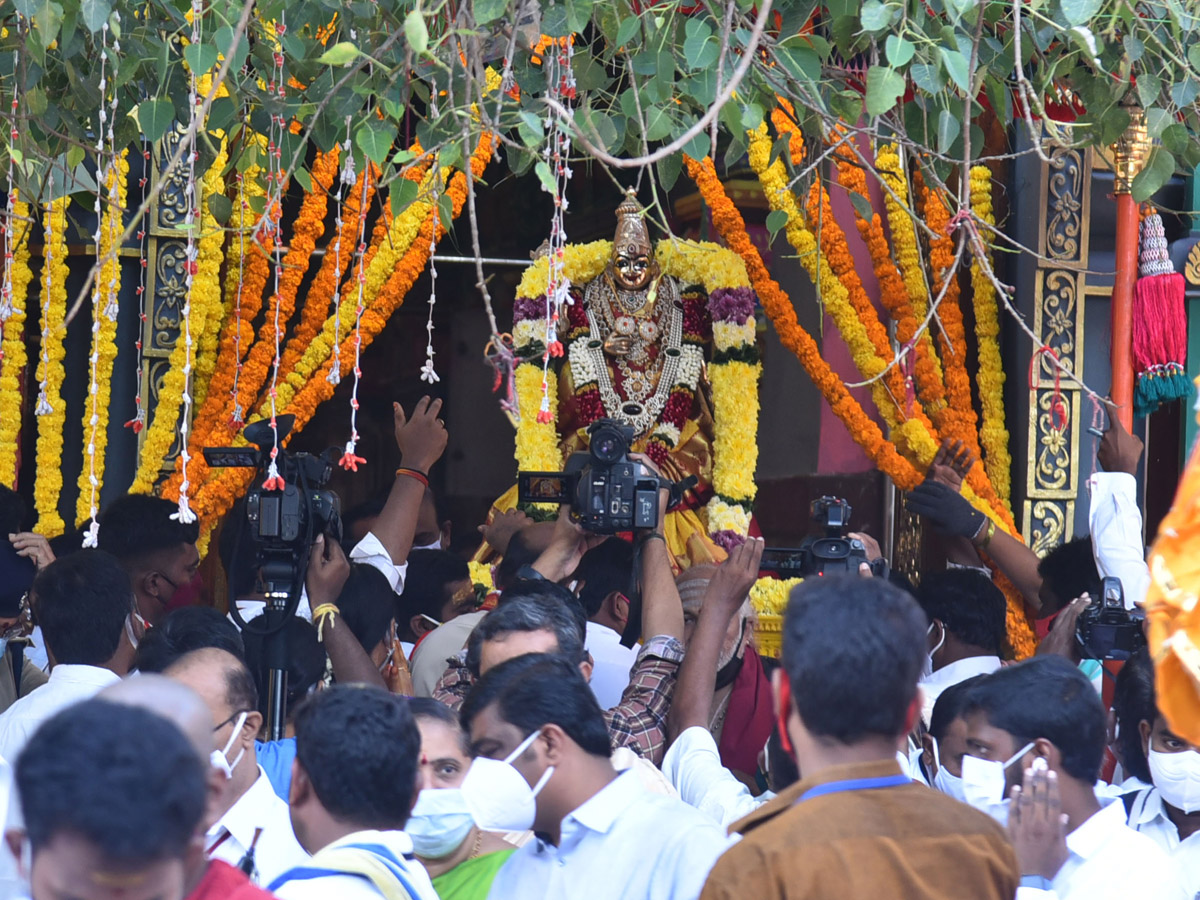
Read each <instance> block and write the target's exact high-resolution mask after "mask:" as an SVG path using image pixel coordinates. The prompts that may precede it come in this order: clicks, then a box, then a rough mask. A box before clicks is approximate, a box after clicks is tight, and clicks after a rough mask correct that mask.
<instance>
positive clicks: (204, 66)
mask: <svg viewBox="0 0 1200 900" xmlns="http://www.w3.org/2000/svg"><path fill="white" fill-rule="evenodd" d="M183 58H184V59H185V60H186V61H187V64H188V68H189V69H191V70H192V74H193V75H203V74H204V73H205V72H208V71H209V70H210V69H212V67H213V66H215V65H216V64H217V48H216V47H214V46H213V45H212V44H188V45H187V46H186V47H184V48H183Z"/></svg>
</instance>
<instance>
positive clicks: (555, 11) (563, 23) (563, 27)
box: [542, 3, 571, 38]
mask: <svg viewBox="0 0 1200 900" xmlns="http://www.w3.org/2000/svg"><path fill="white" fill-rule="evenodd" d="M570 33H571V25H570V23H569V22H568V21H567V8H566V6H564V5H563V4H561V3H556V4H555V5H554V6H546V7H543V8H542V34H546V35H549V36H550V37H552V38H560V37H566V36H567V35H568V34H570Z"/></svg>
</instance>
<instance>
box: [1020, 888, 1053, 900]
mask: <svg viewBox="0 0 1200 900" xmlns="http://www.w3.org/2000/svg"><path fill="white" fill-rule="evenodd" d="M1017 900H1058V892H1057V891H1043V890H1042V889H1041V888H1032V887H1019V888H1017Z"/></svg>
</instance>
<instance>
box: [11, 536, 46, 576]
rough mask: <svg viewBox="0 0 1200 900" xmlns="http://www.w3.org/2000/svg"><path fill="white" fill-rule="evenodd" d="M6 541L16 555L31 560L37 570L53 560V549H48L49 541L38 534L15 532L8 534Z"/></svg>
mask: <svg viewBox="0 0 1200 900" xmlns="http://www.w3.org/2000/svg"><path fill="white" fill-rule="evenodd" d="M8 542H9V543H10V544H12V545H13V549H14V550H16V551H17V556H24V557H25V558H26V559H30V560H33V564H34V565H35V566H37V568H38V571H39V572H40V571H41V570H42V569H44V568H46V566H48V565H50V563H52V562H54V551H53V550H51V549H50V542H49V541H48V540H46V538H44V537H43V536H42V535H40V534H37V533H35V532H32V531H21V532H18V533H17V534H10V535H9V536H8Z"/></svg>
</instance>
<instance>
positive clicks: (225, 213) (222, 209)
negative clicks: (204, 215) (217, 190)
mask: <svg viewBox="0 0 1200 900" xmlns="http://www.w3.org/2000/svg"><path fill="white" fill-rule="evenodd" d="M208 211H209V212H210V213H212V217H213V218H214V219H216V220H217V224H218V225H228V224H229V220H230V218H231V217H232V216H233V204H232V203H230V202H229V198H228V197H226V196H225V195H224V194H210V195H209V198H208Z"/></svg>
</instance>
